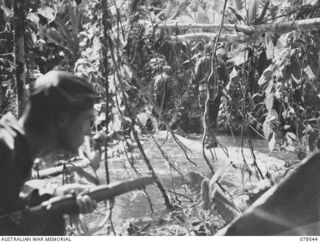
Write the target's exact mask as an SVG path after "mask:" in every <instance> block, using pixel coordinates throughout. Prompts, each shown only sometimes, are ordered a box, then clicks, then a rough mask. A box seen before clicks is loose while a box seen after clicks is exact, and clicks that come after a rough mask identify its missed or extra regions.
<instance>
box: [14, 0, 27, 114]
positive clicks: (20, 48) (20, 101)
mask: <svg viewBox="0 0 320 243" xmlns="http://www.w3.org/2000/svg"><path fill="white" fill-rule="evenodd" d="M24 7H25V1H24V0H14V1H13V11H14V61H15V67H16V69H15V77H14V79H13V80H14V82H13V87H14V89H15V90H16V101H15V103H16V115H17V116H18V117H20V116H21V114H22V112H23V109H24V106H25V103H26V94H25V93H26V92H25V84H26V77H25V70H26V67H25V66H26V63H25V41H24V38H25V22H24V20H25V9H24Z"/></svg>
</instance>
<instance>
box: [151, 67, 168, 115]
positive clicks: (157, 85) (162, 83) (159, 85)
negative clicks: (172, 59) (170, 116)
mask: <svg viewBox="0 0 320 243" xmlns="http://www.w3.org/2000/svg"><path fill="white" fill-rule="evenodd" d="M170 73H171V67H170V66H164V67H163V71H162V72H161V73H160V74H158V75H156V76H155V78H154V97H155V101H156V104H157V105H158V107H159V108H160V110H161V111H165V110H167V108H168V102H169V99H170V98H171V96H172V87H171V85H172V84H171V82H172V80H171V77H170Z"/></svg>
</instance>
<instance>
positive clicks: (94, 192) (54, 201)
mask: <svg viewBox="0 0 320 243" xmlns="http://www.w3.org/2000/svg"><path fill="white" fill-rule="evenodd" d="M154 181H155V180H154V178H153V177H141V178H136V179H130V180H128V181H125V182H116V183H112V184H109V185H103V186H97V187H95V188H93V189H91V190H89V192H87V193H86V195H88V196H90V197H91V198H92V199H93V200H95V201H97V202H100V201H104V200H107V199H111V198H114V197H116V196H119V195H121V194H124V193H127V192H130V191H133V190H137V189H141V188H143V187H145V186H147V185H150V184H152V183H154ZM77 213H78V206H77V204H76V200H75V198H74V195H72V194H68V195H65V196H61V197H53V198H51V199H49V200H48V201H44V202H42V203H41V204H40V205H38V206H34V207H29V208H25V209H23V210H21V211H17V212H13V213H12V214H11V215H10V218H11V219H12V220H13V221H14V222H16V223H17V224H18V225H19V226H20V227H21V228H23V229H26V228H27V229H28V228H30V227H32V226H31V225H34V224H35V222H41V221H44V220H47V219H48V218H50V217H55V216H57V215H63V214H77Z"/></svg>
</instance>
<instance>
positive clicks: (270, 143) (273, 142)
mask: <svg viewBox="0 0 320 243" xmlns="http://www.w3.org/2000/svg"><path fill="white" fill-rule="evenodd" d="M275 145H276V134H275V133H274V132H273V133H271V134H270V135H269V137H268V147H269V150H270V152H272V151H273V150H274V148H275Z"/></svg>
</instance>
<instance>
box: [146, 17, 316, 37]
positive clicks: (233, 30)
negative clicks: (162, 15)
mask: <svg viewBox="0 0 320 243" xmlns="http://www.w3.org/2000/svg"><path fill="white" fill-rule="evenodd" d="M143 23H144V24H150V25H151V23H150V22H146V21H144V22H143ZM154 26H156V27H159V28H166V29H175V28H178V29H204V30H207V31H208V32H198V33H187V34H183V35H177V36H170V37H169V39H171V40H177V41H184V40H189V39H194V40H198V39H202V40H203V39H205V40H212V39H213V38H214V37H215V36H216V33H217V32H218V29H219V26H220V25H217V24H197V23H181V22H162V23H159V24H154ZM319 29H320V18H313V19H304V20H296V21H288V22H275V23H268V24H260V25H250V26H248V25H236V24H224V25H223V28H222V33H221V35H220V37H219V41H221V42H229V43H234V42H237V43H248V42H249V43H250V42H256V41H257V40H260V39H261V40H262V38H261V37H260V35H261V34H263V33H273V34H278V35H282V34H285V33H288V32H291V31H301V32H309V31H313V30H319Z"/></svg>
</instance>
